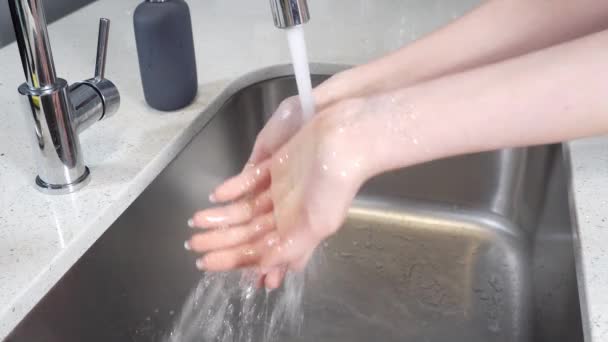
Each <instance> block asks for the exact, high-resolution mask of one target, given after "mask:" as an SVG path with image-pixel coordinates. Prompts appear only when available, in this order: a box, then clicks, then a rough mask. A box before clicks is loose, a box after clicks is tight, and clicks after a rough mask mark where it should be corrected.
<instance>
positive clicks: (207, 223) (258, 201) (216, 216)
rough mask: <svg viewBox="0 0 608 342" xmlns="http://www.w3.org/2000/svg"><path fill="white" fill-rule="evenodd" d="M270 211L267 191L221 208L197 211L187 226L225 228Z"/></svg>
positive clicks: (270, 197)
mask: <svg viewBox="0 0 608 342" xmlns="http://www.w3.org/2000/svg"><path fill="white" fill-rule="evenodd" d="M271 210H272V196H271V194H270V192H269V191H265V192H262V193H260V194H257V195H256V196H255V197H251V198H246V199H242V200H240V201H238V202H235V203H232V204H228V205H226V206H223V207H215V208H209V209H205V210H202V211H199V212H197V213H195V214H194V216H193V217H192V221H191V222H189V224H192V226H193V227H198V228H215V227H226V226H230V225H237V224H242V223H245V222H248V221H250V220H251V219H252V218H254V217H256V216H259V215H261V214H265V213H267V212H269V211H271Z"/></svg>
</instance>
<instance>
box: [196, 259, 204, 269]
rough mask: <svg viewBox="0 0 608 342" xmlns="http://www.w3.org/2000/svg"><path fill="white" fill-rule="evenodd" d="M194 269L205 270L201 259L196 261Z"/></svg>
mask: <svg viewBox="0 0 608 342" xmlns="http://www.w3.org/2000/svg"><path fill="white" fill-rule="evenodd" d="M196 268H198V269H199V270H201V271H203V270H205V261H204V260H203V258H200V259H197V260H196Z"/></svg>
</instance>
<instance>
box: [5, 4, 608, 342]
mask: <svg viewBox="0 0 608 342" xmlns="http://www.w3.org/2000/svg"><path fill="white" fill-rule="evenodd" d="M138 2H139V1H135V0H102V1H98V2H95V3H93V4H91V5H89V6H87V7H85V8H83V9H81V10H79V11H77V12H76V13H74V14H72V15H69V16H67V17H65V18H63V19H61V20H60V21H58V22H57V23H55V24H52V25H50V27H49V32H50V35H51V42H52V48H53V53H54V56H55V62H56V64H57V71H58V75H59V76H60V77H62V78H65V79H67V80H69V81H71V82H74V81H77V80H81V79H84V78H88V77H91V76H92V72H93V62H94V53H95V43H96V42H95V39H96V30H97V20H98V18H99V17H102V16H103V17H108V18H110V19H112V31H111V35H110V43H111V45H110V50H109V53H108V59H109V60H108V68H107V75H108V77H109V78H110V79H112V80H113V81H114V82H115V83H116V84H117V85H118V87H119V89H120V91H121V95H122V105H121V109H120V111H119V112H118V114H117V115H116V116H115V117H113V118H111V119H109V120H106V121H103V122H100V123H97V124H95V125H94V126H92V127H91V128H90V129H88V130H87V131H86V132H85V133H84V134H82V135H81V142H82V146H83V150H84V156H85V160H86V162H87V165H88V166H89V167H90V168H91V171H92V174H93V178H92V181H91V183H90V184H89V185H88V186H87V187H86V188H85V189H84V190H82V191H80V192H78V193H76V194H73V195H67V196H60V197H54V196H51V197H50V196H47V195H43V194H41V193H38V192H37V191H36V190H35V189H34V187H33V179H34V176H35V170H34V160H33V155H32V154H33V152H32V150H31V147H30V137H29V136H28V134H29V132H28V129H27V128H26V127H25V119H24V118H23V116H24V115H25V112H24V110H23V108H22V107H21V99H20V98H19V96H18V94H17V91H16V87H17V85H19V84H20V83H22V82H23V80H24V77H23V72H22V68H21V64H20V62H19V56H18V51H17V47H16V45H15V44H12V45H9V46H7V47H5V48H3V49H0V69H1V70H2V72H1V73H0V340H2V339H3V338H4V337H6V335H7V334H8V333H9V332H10V331H11V330H12V329H13V328H14V327H15V325H16V324H17V323H18V322H19V321H20V320H21V319H22V318H23V317H24V316H25V315H26V314H27V312H28V311H29V310H30V309H31V308H32V307H33V306H34V305H35V304H36V303H37V302H38V301H39V300H40V299H41V298H42V297H43V296H44V294H46V293H47V291H48V290H49V289H50V288H51V287H52V286H53V285H54V284H55V283H56V282H57V281H58V280H59V279H60V278H61V276H62V275H63V274H64V273H65V272H66V271H67V270H68V269H69V268H70V267H71V266H72V265H73V264H74V263H75V262H76V261H77V260H78V258H79V257H80V256H82V254H83V253H84V252H85V251H86V250H87V249H88V248H89V247H90V246H91V245H92V244H93V243H94V242H95V241H96V240H97V239H98V238H99V236H101V234H102V233H103V232H104V231H105V230H106V229H107V228H108V227H109V226H110V225H111V224H112V222H113V221H114V220H115V219H116V218H117V217H118V216H119V215H120V214H121V213H122V212H123V211H124V210H125V209H126V208H127V207H128V205H129V204H130V203H131V202H132V201H133V200H134V199H135V198H137V196H138V195H139V194H140V193H141V192H142V191H143V190H144V189H145V188H146V186H147V185H148V184H149V183H150V182H151V181H152V180H153V179H154V178H155V177H156V176H157V175H158V174H159V173H160V171H161V170H162V169H163V168H164V167H165V166H166V165H167V164H168V163H169V162H170V161H171V160H172V159H173V158H174V157H175V156H176V154H177V153H178V152H179V151H180V150H181V149H182V148H183V147H184V146H185V144H186V143H187V142H188V140H189V139H190V138H191V137H192V136H194V134H195V133H196V132H198V131H199V130H200V129H201V127H202V126H203V125H204V123H205V122H206V120H208V118H209V116H210V114H211V113H212V112H213V108H214V107H215V106H217V105H218V104H220V103H221V101H222V97H223V96H224V95H222V94H226V92H225V90H226V89H227V88H229V87H231V86H234V87H237V86H238V83H239V82H246V81H245V80H244V79H243V78H242V77H243V75H246V74H249V73H251V72H254V71H256V70H260V69H263V68H265V67H269V66H273V65H277V64H286V63H288V62H289V54H288V50H287V44H286V42H285V37H284V35H283V33H282V32H281V31H280V30H277V29H275V28H274V27H273V25H272V20H271V16H270V11H269V8H268V4H267V2H266V1H250V0H237V1H236V2H235V1H225V0H206V1H190V5H191V10H192V16H193V21H194V36H195V43H196V51H197V63H198V69H199V94H198V97H197V100H196V101H195V103H193V104H192V105H191V106H189V107H188V108H186V109H184V110H182V111H178V112H174V113H161V112H156V111H154V110H152V109H150V108H148V107H147V106H146V105H145V103H144V102H143V94H142V91H141V86H140V78H139V70H138V66H137V57H136V51H135V47H134V45H135V44H134V36H133V29H132V22H131V21H132V13H133V10H134V9H135V7H136V5H137V4H138ZM477 2H478V0H449V1H448V0H410V1H400V0H309V3H310V7H311V9H312V15H313V19H312V21H311V22H310V24H308V25H307V26H306V34H307V38H308V46H309V55H310V59H311V61H312V62H316V63H329V64H346V65H354V64H359V63H363V62H365V61H368V60H370V59H371V58H374V57H377V56H379V55H381V54H383V53H386V52H388V51H390V50H393V49H396V48H397V47H399V46H401V45H403V44H406V43H407V42H409V41H411V40H413V39H415V38H417V37H419V36H420V35H422V34H424V33H426V32H429V31H430V30H432V29H434V28H436V27H438V26H439V25H441V24H442V23H445V22H447V21H449V20H451V19H452V18H454V17H457V16H458V15H460V14H461V13H463V12H465V11H466V10H467V9H469V8H471V7H472V6H474V5H475V4H476V3H477ZM337 16H339V17H337ZM337 19H338V20H337ZM237 80H240V81H237ZM235 81H236V83H235ZM569 152H570V163H571V165H572V186H573V189H574V191H573V195H574V200H575V202H574V203H575V205H574V206H575V210H576V214H577V216H578V219H579V220H578V241H577V242H578V245H577V253H576V254H577V255H576V256H577V263H578V265H577V266H578V273H579V283H580V284H581V288H582V290H583V291H581V292H582V296H583V297H586V300H585V299H584V298H583V299H584V300H583V315H584V320H585V327H586V334H587V341H593V342H601V341H605V340H606V338H608V292H607V291H605V289H607V288H608V259H607V257H608V255H607V253H606V250H607V249H606V248H605V247H604V246H603V243H602V242H603V241H605V242H608V222H605V216H608V210H607V209H605V208H606V204H607V203H608V202H607V201H608V138H595V139H589V140H585V141H580V142H575V143H571V144H569ZM602 199H605V200H602ZM605 214H606V215H605Z"/></svg>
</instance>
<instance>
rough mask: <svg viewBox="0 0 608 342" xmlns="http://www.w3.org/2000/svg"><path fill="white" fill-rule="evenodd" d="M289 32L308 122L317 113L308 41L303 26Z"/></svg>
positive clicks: (297, 80) (288, 38)
mask: <svg viewBox="0 0 608 342" xmlns="http://www.w3.org/2000/svg"><path fill="white" fill-rule="evenodd" d="M285 31H286V32H287V42H288V43H289V51H290V52H291V61H292V64H293V70H294V73H295V74H296V82H297V83H298V94H299V95H300V102H301V104H302V112H303V114H304V121H308V120H309V119H310V118H311V117H312V116H313V115H314V112H315V103H314V99H313V97H312V82H311V81H310V67H309V65H308V55H307V53H306V39H305V36H304V28H303V27H302V25H297V26H294V27H290V28H288V29H286V30H285Z"/></svg>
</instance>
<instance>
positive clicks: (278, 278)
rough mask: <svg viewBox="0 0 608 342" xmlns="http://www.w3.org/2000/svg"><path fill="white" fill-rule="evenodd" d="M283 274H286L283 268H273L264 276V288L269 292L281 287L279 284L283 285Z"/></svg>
mask: <svg viewBox="0 0 608 342" xmlns="http://www.w3.org/2000/svg"><path fill="white" fill-rule="evenodd" d="M285 272H286V269H285V267H276V268H273V269H272V270H271V271H270V272H269V273H268V274H267V275H266V278H265V279H264V281H265V282H264V284H265V286H266V288H267V289H269V290H274V289H278V288H279V287H281V284H282V283H283V279H284V278H285Z"/></svg>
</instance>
